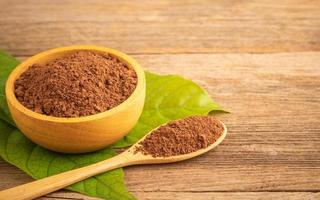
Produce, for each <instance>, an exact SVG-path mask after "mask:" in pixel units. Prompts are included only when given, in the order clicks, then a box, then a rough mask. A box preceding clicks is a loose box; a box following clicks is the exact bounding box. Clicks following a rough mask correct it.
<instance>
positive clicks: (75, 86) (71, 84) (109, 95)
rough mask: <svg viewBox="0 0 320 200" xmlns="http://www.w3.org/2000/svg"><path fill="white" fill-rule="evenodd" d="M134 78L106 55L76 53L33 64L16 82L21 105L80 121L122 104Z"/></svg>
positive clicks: (131, 71)
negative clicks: (79, 118) (81, 118)
mask: <svg viewBox="0 0 320 200" xmlns="http://www.w3.org/2000/svg"><path fill="white" fill-rule="evenodd" d="M136 85H137V75H136V73H135V71H134V70H133V69H130V68H129V67H128V66H127V65H126V64H125V63H123V62H121V61H120V60H119V59H117V58H115V57H114V56H111V55H109V54H105V53H100V52H94V51H77V52H73V53H70V54H67V55H65V56H63V57H60V58H57V59H55V60H53V61H51V62H48V63H47V64H44V65H43V64H34V65H32V66H30V67H29V69H28V70H27V71H25V72H24V73H23V74H22V75H21V76H20V77H19V79H17V80H16V81H15V86H14V87H15V90H14V92H15V95H16V97H17V99H18V100H19V101H20V103H21V104H22V105H24V106H25V107H27V108H28V109H31V110H33V111H35V112H37V113H41V114H45V115H50V116H55V117H80V116H87V115H93V114H96V113H100V112H104V111H106V110H109V109H111V108H113V107H115V106H117V105H119V104H120V103H122V102H123V101H125V100H126V99H127V98H128V97H129V96H130V95H131V94H132V92H133V91H134V89H135V87H136Z"/></svg>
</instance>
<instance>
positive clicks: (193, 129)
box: [135, 116, 223, 157]
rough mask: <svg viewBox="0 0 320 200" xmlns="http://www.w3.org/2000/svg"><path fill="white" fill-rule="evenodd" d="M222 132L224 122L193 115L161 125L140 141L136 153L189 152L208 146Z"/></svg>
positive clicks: (172, 154) (165, 155) (166, 154)
mask: <svg viewBox="0 0 320 200" xmlns="http://www.w3.org/2000/svg"><path fill="white" fill-rule="evenodd" d="M222 132H223V126H222V124H221V123H220V122H219V121H218V120H216V119H215V118H214V117H211V116H191V117H187V118H184V119H181V120H177V121H173V122H170V123H168V124H166V125H163V126H160V127H159V128H157V129H156V130H154V131H153V132H152V133H150V135H148V136H147V137H146V138H145V139H144V140H143V141H141V142H140V143H139V144H140V146H138V147H137V148H136V149H135V153H137V152H141V153H143V154H144V155H151V156H153V157H168V156H175V155H181V154H188V153H191V152H195V151H197V150H199V149H203V148H206V147H208V146H209V145H210V144H212V143H214V142H215V141H216V140H217V139H218V138H219V137H220V135H221V134H222Z"/></svg>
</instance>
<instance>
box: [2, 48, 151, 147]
mask: <svg viewBox="0 0 320 200" xmlns="http://www.w3.org/2000/svg"><path fill="white" fill-rule="evenodd" d="M79 50H91V51H98V52H105V53H109V54H110V55H113V56H115V57H117V58H119V59H120V60H121V61H123V62H124V63H126V64H127V65H128V66H129V67H131V68H132V69H134V70H135V72H136V73H137V77H138V83H137V86H136V89H135V90H134V92H133V93H132V94H131V96H130V97H129V98H128V99H127V100H126V101H124V102H123V103H121V104H120V105H118V106H117V107H114V108H112V109H110V110H107V111H105V112H102V113H98V114H95V115H90V116H84V117H77V118H60V117H52V116H47V115H43V114H39V113H36V112H33V111H32V110H29V109H28V108H26V107H24V106H23V105H22V104H21V103H20V102H19V101H18V100H17V98H16V97H15V94H14V82H15V80H16V79H17V78H18V77H19V76H20V75H21V74H22V73H23V72H24V71H26V70H27V69H28V67H29V66H31V65H33V64H35V63H39V64H45V63H47V62H49V61H51V60H53V59H56V58H58V57H61V56H63V55H65V54H67V53H71V52H75V51H79ZM145 91H146V82H145V76H144V71H143V70H142V68H141V67H140V65H139V64H138V63H137V62H136V61H135V60H134V59H133V58H131V57H130V56H128V55H126V54H124V53H121V52H119V51H117V50H114V49H110V48H104V47H97V46H69V47H62V48H56V49H52V50H48V51H45V52H42V53H39V54H37V55H35V56H33V57H31V58H29V59H27V60H26V61H24V62H22V63H21V64H20V65H19V66H17V67H16V68H15V69H14V70H13V71H12V73H11V74H10V76H9V78H8V80H7V83H6V97H7V102H8V105H9V109H10V112H11V115H12V117H13V120H14V122H15V123H16V125H17V126H18V128H19V129H20V130H21V131H22V132H23V133H24V134H25V135H26V136H27V137H28V138H29V139H30V140H32V141H33V142H35V143H37V144H38V145H40V146H42V147H45V148H47V149H50V150H53V151H58V152H64V153H83V152H90V151H95V150H98V149H101V148H103V147H106V146H108V145H110V144H112V143H114V142H115V141H117V140H119V139H121V138H122V137H123V136H125V135H126V134H127V133H128V132H129V131H130V130H131V129H132V128H133V126H134V125H135V124H136V122H137V121H138V118H139V117H140V115H141V112H142V109H143V105H144V99H145Z"/></svg>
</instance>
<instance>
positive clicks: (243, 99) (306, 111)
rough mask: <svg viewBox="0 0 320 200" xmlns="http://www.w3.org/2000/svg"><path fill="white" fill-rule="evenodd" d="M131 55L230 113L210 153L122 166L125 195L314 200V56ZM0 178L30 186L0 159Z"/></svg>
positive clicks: (317, 176) (319, 133) (319, 174)
mask: <svg viewBox="0 0 320 200" xmlns="http://www.w3.org/2000/svg"><path fill="white" fill-rule="evenodd" d="M133 56H134V57H135V58H136V59H137V60H138V62H139V63H140V64H141V65H142V66H143V67H144V68H145V69H147V70H150V71H154V72H158V73H162V74H166V73H170V74H172V73H175V74H180V75H183V76H185V77H187V78H190V79H193V80H194V81H196V82H197V83H199V84H200V85H202V86H203V87H204V88H206V89H207V90H208V92H209V94H210V95H211V96H212V97H213V98H214V99H215V100H216V101H217V102H219V103H221V105H222V106H223V107H224V108H226V109H227V110H229V111H230V112H231V113H232V114H229V115H225V116H221V117H220V119H222V120H223V121H224V122H225V123H226V124H227V126H228V128H229V135H228V136H227V138H226V140H225V141H224V142H223V143H222V144H221V145H220V146H219V147H217V149H216V150H214V151H212V152H209V153H208V154H205V155H203V156H201V157H199V158H195V159H192V160H190V161H186V162H182V163H177V164H170V165H161V166H157V165H155V166H139V167H129V168H126V170H125V171H126V183H127V185H128V188H129V190H130V191H132V192H133V193H134V194H136V195H137V196H138V197H140V198H141V199H183V198H184V199H210V198H211V199H212V198H213V197H216V198H217V199H219V198H220V199H223V198H227V197H228V198H229V199H242V198H245V197H247V196H248V198H249V199H250V198H251V199H258V198H261V199H286V198H287V199H303V198H304V199H317V198H318V197H319V192H320V125H319V119H320V87H319V86H320V79H319V77H320V66H319V63H320V53H318V52H306V53H302V52H300V53H276V54H179V55H171V54H164V55H133ZM20 59H24V58H23V57H21V58H20ZM0 177H1V179H0V188H3V189H4V188H8V187H11V186H13V185H17V184H21V183H23V182H27V181H29V180H30V179H29V178H27V176H26V175H24V174H22V172H20V171H19V170H16V169H14V168H13V167H11V166H10V165H9V164H6V163H4V162H3V161H1V162H0ZM61 194H63V195H66V196H68V198H69V195H71V194H72V195H73V193H66V194H65V193H64V192H62V193H61V192H60V193H59V195H61ZM52 195H53V196H49V197H46V198H55V197H54V195H55V194H52ZM72 195H71V196H72ZM246 195H247V196H246ZM70 198H78V197H70ZM79 198H80V197H79ZM81 198H82V197H81Z"/></svg>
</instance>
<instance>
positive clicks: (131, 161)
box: [0, 122, 227, 200]
mask: <svg viewBox="0 0 320 200" xmlns="http://www.w3.org/2000/svg"><path fill="white" fill-rule="evenodd" d="M220 123H221V124H222V126H223V132H222V133H221V135H220V136H219V138H218V139H217V140H216V141H215V142H214V143H212V144H211V145H209V146H208V147H206V148H203V149H199V150H197V151H195V152H192V153H188V154H182V155H177V156H169V157H152V156H151V155H145V154H142V153H141V152H136V151H135V150H136V148H137V147H139V145H140V144H139V143H140V142H141V141H143V140H144V139H145V138H146V137H147V136H148V135H149V134H150V133H151V132H152V131H151V132H150V133H148V134H147V135H146V136H144V137H143V138H142V139H141V140H139V141H138V142H137V143H136V144H134V145H133V146H132V147H130V148H129V149H128V150H126V151H124V152H123V153H121V154H119V155H117V156H115V157H112V158H110V159H107V160H104V161H101V162H98V163H95V164H92V165H89V166H86V167H82V168H78V169H75V170H71V171H68V172H64V173H61V174H57V175H53V176H50V177H47V178H44V179H40V180H37V181H33V182H31V183H27V184H24V185H21V186H17V187H15V188H11V189H7V190H4V191H1V192H0V199H10V200H22V199H23V200H26V199H34V198H37V197H40V196H42V195H45V194H48V193H50V192H53V191H56V190H59V189H61V188H64V187H66V186H69V185H71V184H73V183H76V182H78V181H82V180H84V179H86V178H89V177H91V176H95V175H97V174H100V173H103V172H106V171H109V170H113V169H116V168H120V167H126V166H130V165H140V164H160V163H173V162H178V161H182V160H187V159H190V158H193V157H196V156H199V155H201V154H204V153H206V152H208V151H210V150H212V149H213V148H215V147H216V146H218V145H219V144H220V143H221V142H222V141H223V140H224V138H225V137H226V135H227V127H226V126H225V125H224V124H223V123H222V122H220Z"/></svg>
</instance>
